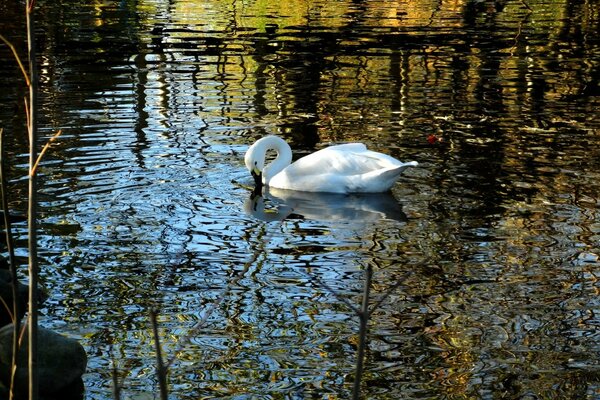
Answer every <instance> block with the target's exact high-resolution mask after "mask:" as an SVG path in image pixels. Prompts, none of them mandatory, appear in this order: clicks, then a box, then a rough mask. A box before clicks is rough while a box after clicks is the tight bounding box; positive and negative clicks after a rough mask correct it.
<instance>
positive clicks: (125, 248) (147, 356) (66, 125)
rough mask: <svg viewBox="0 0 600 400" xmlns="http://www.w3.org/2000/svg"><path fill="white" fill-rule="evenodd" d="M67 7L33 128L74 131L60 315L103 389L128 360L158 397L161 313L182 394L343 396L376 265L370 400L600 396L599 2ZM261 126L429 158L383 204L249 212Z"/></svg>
mask: <svg viewBox="0 0 600 400" xmlns="http://www.w3.org/2000/svg"><path fill="white" fill-rule="evenodd" d="M63 3H65V4H59V5H57V4H54V2H39V3H38V5H37V7H38V18H39V21H38V36H39V39H38V42H39V47H40V49H39V53H40V74H41V79H42V87H41V111H42V117H41V121H40V124H41V130H42V132H43V134H44V135H45V136H50V135H52V134H53V133H54V132H55V131H56V130H58V129H62V131H63V133H62V135H61V138H60V141H59V142H58V143H57V144H56V145H54V146H53V147H52V149H51V151H50V152H49V154H48V156H47V157H46V158H45V160H44V162H43V164H42V167H41V170H40V172H41V176H42V183H41V199H42V204H41V206H40V214H41V215H40V216H41V221H40V223H41V232H40V253H41V258H42V260H41V268H42V284H43V286H44V289H45V290H46V291H47V293H48V300H47V301H46V302H45V304H44V308H43V310H42V312H43V316H42V319H41V323H42V324H43V325H44V326H46V327H49V328H52V329H54V330H56V331H59V332H62V333H64V334H66V335H69V336H71V337H75V338H78V339H79V340H80V341H81V343H82V344H83V345H84V346H85V348H86V350H87V352H88V355H89V368H88V373H87V374H86V375H85V376H84V382H85V385H86V394H85V398H86V399H110V398H111V396H112V394H111V384H112V383H111V382H112V377H111V365H112V363H113V362H114V363H115V364H116V366H117V368H118V370H119V371H120V374H121V379H122V380H123V385H124V392H123V395H124V398H135V399H145V398H154V397H155V395H154V393H155V392H156V391H157V380H156V376H155V367H154V353H153V352H154V347H153V343H152V334H151V328H150V325H149V322H148V321H149V318H148V314H149V310H150V309H151V308H156V309H158V310H159V315H160V318H159V321H160V328H161V332H162V345H163V348H164V352H165V354H166V356H167V357H172V356H176V357H177V360H176V361H175V363H174V364H173V365H172V366H171V368H170V375H169V383H170V388H171V393H172V398H177V399H197V398H232V399H250V398H253V399H254V398H265V399H282V398H286V399H309V398H315V399H317V398H318V399H321V398H328V399H335V398H340V399H342V398H349V397H350V395H351V391H352V387H353V386H352V384H353V380H354V378H353V377H354V368H355V363H356V357H357V345H358V333H359V320H358V318H357V315H356V313H355V310H353V308H352V307H356V308H358V307H360V304H361V301H362V294H363V291H364V285H365V271H366V270H369V269H372V270H373V281H372V282H373V284H372V288H371V292H370V304H371V309H372V314H371V318H370V320H369V325H368V326H369V333H368V350H367V353H366V364H365V368H366V370H365V376H364V377H363V381H362V398H370V399H397V398H403V399H412V398H414V399H424V398H431V399H439V398H456V399H458V398H486V399H495V398H527V399H530V398H531V399H533V398H548V399H551V398H557V399H558V398H589V399H593V398H598V397H600V379H599V376H600V374H599V363H598V354H599V351H600V335H599V325H600V320H599V319H598V313H599V312H600V305H599V302H598V290H599V284H598V279H599V278H600V262H599V260H598V256H599V254H600V248H599V245H598V243H599V242H600V233H599V232H600V224H599V222H598V221H599V211H598V210H599V206H600V197H599V194H598V193H599V192H600V185H599V184H598V182H599V181H600V172H599V171H600V161H599V160H600V151H599V150H598V149H599V148H600V146H599V145H600V121H599V118H598V111H597V110H598V109H600V102H599V100H598V94H599V93H600V91H599V88H598V82H599V66H600V49H599V39H598V38H599V37H600V32H599V31H598V26H599V17H598V13H597V11H596V10H597V9H598V4H596V3H597V2H595V1H592V2H588V3H579V2H571V1H556V2H547V1H535V2H526V3H524V2H521V1H505V2H502V3H500V2H498V3H481V2H455V3H438V2H431V1H419V2H410V3H396V2H389V1H365V2H355V1H344V0H342V1H336V2H324V1H288V2H286V3H285V4H281V5H279V4H277V5H275V4H271V3H272V2H263V1H244V2H238V1H233V2H222V1H183V0H172V1H169V2H159V1H151V0H147V1H137V2H133V1H121V2H116V1H104V2H80V1H75V0H74V1H69V2H63ZM12 7H13V5H9V4H1V5H0V21H2V24H1V25H0V33H2V34H3V35H5V36H7V37H11V40H13V41H14V42H15V43H16V44H17V45H22V43H23V33H22V32H23V26H22V24H21V22H22V21H21V20H22V18H21V15H22V12H21V10H20V9H18V8H16V9H14V8H12ZM0 60H1V63H0V65H1V66H0V92H1V94H0V101H1V104H2V107H0V126H3V127H4V128H5V129H6V133H7V134H8V135H10V141H11V148H10V149H9V153H10V155H11V157H12V159H13V160H14V162H13V165H12V168H11V174H12V176H13V179H12V186H13V190H14V196H13V203H14V207H15V208H17V209H24V208H25V206H24V194H23V193H24V192H25V186H26V183H25V182H26V178H25V176H26V169H25V168H26V166H25V163H26V160H27V158H26V156H25V154H26V150H25V147H24V146H25V140H24V135H23V131H22V128H21V126H22V122H23V117H22V110H21V108H22V106H21V103H22V100H21V98H22V95H23V93H24V89H23V88H22V87H21V86H23V85H22V83H21V82H20V81H19V79H20V78H19V72H18V71H17V70H16V68H15V67H14V64H13V63H12V61H11V59H10V54H9V52H8V51H7V50H6V49H4V48H3V49H1V50H0ZM265 134H278V135H280V136H282V137H284V138H285V139H286V140H288V141H289V142H290V144H291V145H292V147H293V149H294V152H295V154H296V155H297V156H301V155H303V154H307V153H309V152H311V151H314V150H316V149H319V148H322V147H324V146H327V145H328V144H331V143H344V142H349V141H362V142H364V143H366V144H367V145H368V146H369V147H370V148H372V149H374V150H378V151H383V152H385V153H387V154H390V155H392V156H395V157H397V158H399V159H401V160H403V161H407V160H416V161H418V162H419V167H418V168H414V169H410V170H408V171H407V172H406V173H405V174H404V175H403V177H402V178H401V179H400V181H399V182H398V184H397V185H395V186H394V188H393V189H392V192H391V193H390V194H387V195H385V196H378V198H377V199H369V198H367V199H365V198H354V197H352V196H350V197H346V198H336V197H335V196H333V197H327V196H319V197H310V196H309V197H308V198H297V197H292V198H290V197H286V196H282V195H281V194H280V195H277V194H276V193H270V194H268V195H265V196H264V197H263V198H251V184H252V179H251V177H250V176H249V174H248V173H247V171H245V168H244V165H243V161H242V159H243V154H244V152H245V150H246V149H247V148H248V146H249V145H250V144H252V143H253V142H254V140H256V139H257V138H259V137H261V136H263V135H265ZM375 200H377V201H375ZM253 202H254V203H253ZM365 209H367V210H370V211H368V212H367V213H366V214H365V212H364V211H365ZM372 210H375V211H372ZM257 211H258V212H257ZM18 229H19V235H20V236H19V237H20V239H19V243H20V245H21V248H20V249H19V254H20V255H21V256H25V255H26V250H25V249H26V246H25V235H26V232H25V227H24V226H21V227H18ZM24 264H25V263H24ZM23 274H24V276H25V271H23ZM179 350H181V351H180V352H177V351H179ZM113 360H114V361H113Z"/></svg>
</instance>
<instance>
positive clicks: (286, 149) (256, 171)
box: [244, 136, 292, 188]
mask: <svg viewBox="0 0 600 400" xmlns="http://www.w3.org/2000/svg"><path fill="white" fill-rule="evenodd" d="M269 150H274V151H275V152H276V153H277V157H276V158H275V160H273V162H272V163H270V164H269V165H266V166H265V159H266V156H267V151H269ZM291 161H292V150H291V149H290V146H289V145H288V144H287V143H286V142H285V140H283V139H281V138H279V137H277V136H265V137H264V138H262V139H259V140H257V141H256V142H255V143H254V144H253V145H252V146H250V148H249V149H248V151H247V152H246V155H245V157H244V162H245V163H246V168H247V169H248V171H250V174H251V175H252V177H253V178H254V183H255V184H256V187H257V188H262V186H263V185H267V184H268V183H269V180H270V179H271V178H272V177H273V176H275V175H276V174H277V173H278V172H280V171H281V170H282V169H284V168H285V167H286V166H288V165H289V164H290V162H291Z"/></svg>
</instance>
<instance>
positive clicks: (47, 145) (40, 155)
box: [29, 130, 62, 174]
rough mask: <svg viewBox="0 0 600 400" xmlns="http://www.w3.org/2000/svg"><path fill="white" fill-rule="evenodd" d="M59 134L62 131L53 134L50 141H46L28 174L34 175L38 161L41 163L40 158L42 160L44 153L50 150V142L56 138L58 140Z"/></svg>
mask: <svg viewBox="0 0 600 400" xmlns="http://www.w3.org/2000/svg"><path fill="white" fill-rule="evenodd" d="M61 133H62V130H60V131H58V132H56V133H55V134H54V136H52V137H51V138H50V139H48V142H46V144H45V145H44V147H43V148H42V151H40V154H39V156H38V158H37V160H35V164H33V168H31V170H30V171H29V173H30V174H35V173H36V172H37V168H38V165H39V164H40V161H42V158H44V154H46V152H47V151H48V149H49V148H50V145H51V144H52V142H54V141H55V140H56V138H58V137H59V136H60V134H61Z"/></svg>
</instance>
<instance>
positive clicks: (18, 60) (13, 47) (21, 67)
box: [0, 35, 30, 86]
mask: <svg viewBox="0 0 600 400" xmlns="http://www.w3.org/2000/svg"><path fill="white" fill-rule="evenodd" d="M0 40H1V41H3V42H4V44H5V45H7V46H8V47H9V48H10V50H11V51H12V53H13V56H14V58H15V60H16V61H17V64H19V69H20V70H21V73H23V76H24V77H25V82H26V83H27V86H29V84H30V82H29V76H28V75H27V71H25V67H24V66H23V63H22V62H21V58H20V57H19V54H18V53H17V49H16V48H15V46H13V44H12V43H11V42H9V41H8V40H7V39H6V38H5V37H4V36H2V35H0Z"/></svg>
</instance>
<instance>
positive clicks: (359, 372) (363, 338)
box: [352, 264, 373, 400]
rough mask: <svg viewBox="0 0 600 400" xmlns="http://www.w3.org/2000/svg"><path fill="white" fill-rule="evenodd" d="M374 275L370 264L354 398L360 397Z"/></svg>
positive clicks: (354, 399)
mask: <svg viewBox="0 0 600 400" xmlns="http://www.w3.org/2000/svg"><path fill="white" fill-rule="evenodd" d="M372 277H373V267H372V266H371V265H370V264H369V265H368V266H367V269H366V270H365V288H364V292H363V301H362V307H361V309H360V313H359V314H358V317H359V319H360V330H359V339H358V354H357V355H356V371H355V373H354V388H353V390H352V399H353V400H358V399H359V398H360V383H361V381H362V376H363V371H364V363H365V348H366V345H367V332H368V325H369V316H370V312H369V296H370V293H371V278H372Z"/></svg>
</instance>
